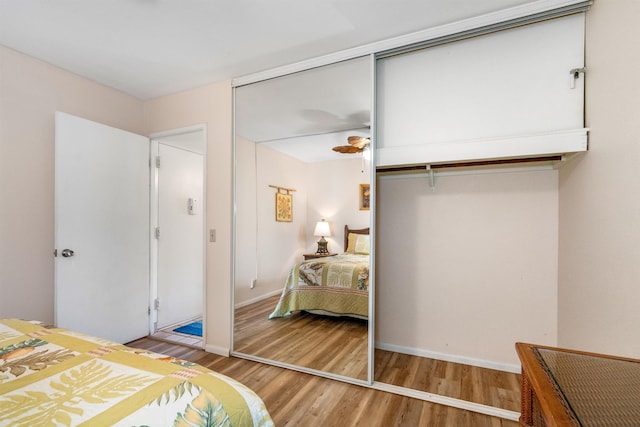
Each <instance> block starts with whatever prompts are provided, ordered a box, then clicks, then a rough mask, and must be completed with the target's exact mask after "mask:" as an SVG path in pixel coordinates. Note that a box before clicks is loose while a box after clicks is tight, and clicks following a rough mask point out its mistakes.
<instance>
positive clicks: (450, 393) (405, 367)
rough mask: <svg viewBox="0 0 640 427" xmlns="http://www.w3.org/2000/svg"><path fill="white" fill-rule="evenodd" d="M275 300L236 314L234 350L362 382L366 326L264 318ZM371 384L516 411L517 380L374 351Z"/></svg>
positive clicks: (302, 316)
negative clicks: (377, 383) (382, 384)
mask: <svg viewBox="0 0 640 427" xmlns="http://www.w3.org/2000/svg"><path fill="white" fill-rule="evenodd" d="M278 298H279V296H275V297H272V298H268V299H265V300H263V301H260V302H257V303H254V304H251V305H249V306H246V307H242V308H238V309H237V310H236V321H235V337H234V341H235V345H234V350H235V351H237V352H241V353H247V354H252V355H254V356H259V357H263V358H265V359H270V360H277V361H280V362H286V363H291V364H294V365H300V366H305V367H308V368H313V369H318V370H321V371H325V372H332V373H336V374H340V375H345V376H348V377H352V378H358V379H363V380H366V379H367V322H366V321H363V320H358V319H350V318H334V317H328V316H317V315H313V314H309V313H295V314H293V315H292V316H291V317H287V318H282V319H271V320H269V319H268V316H269V314H270V313H271V312H272V311H273V309H274V308H275V306H276V304H277V302H278ZM374 363H375V369H374V372H375V381H378V382H382V383H387V384H392V385H397V386H401V387H407V388H411V389H415V390H419V391H424V392H428V393H435V394H440V395H443V396H447V397H453V398H456V399H462V400H467V401H470V402H474V403H481V404H484V405H489V406H494V407H497V408H502V409H507V410H510V411H514V412H519V411H520V375H518V374H514V373H509V372H502V371H497V370H493V369H485V368H479V367H475V366H469V365H462V364H458V363H451V362H445V361H442V360H434V359H428V358H424V357H418V356H411V355H407V354H402V353H395V352H390V351H384V350H379V349H376V351H375V355H374Z"/></svg>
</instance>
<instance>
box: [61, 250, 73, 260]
mask: <svg viewBox="0 0 640 427" xmlns="http://www.w3.org/2000/svg"><path fill="white" fill-rule="evenodd" d="M73 254H74V252H73V251H72V250H71V249H63V250H62V256H63V257H65V258H69V257H72V256H73Z"/></svg>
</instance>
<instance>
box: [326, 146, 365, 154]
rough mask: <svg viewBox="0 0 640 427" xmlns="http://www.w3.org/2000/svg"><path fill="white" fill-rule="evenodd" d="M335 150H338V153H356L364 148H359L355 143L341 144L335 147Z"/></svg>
mask: <svg viewBox="0 0 640 427" xmlns="http://www.w3.org/2000/svg"><path fill="white" fill-rule="evenodd" d="M333 151H337V152H338V153H343V154H355V153H361V152H362V148H358V147H355V146H353V145H339V146H337V147H333Z"/></svg>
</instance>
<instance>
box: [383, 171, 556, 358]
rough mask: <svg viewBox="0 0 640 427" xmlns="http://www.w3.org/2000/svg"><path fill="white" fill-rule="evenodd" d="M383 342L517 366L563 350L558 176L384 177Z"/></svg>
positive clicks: (531, 173)
mask: <svg viewBox="0 0 640 427" xmlns="http://www.w3.org/2000/svg"><path fill="white" fill-rule="evenodd" d="M377 191H378V193H377V195H378V198H377V205H378V211H377V218H376V227H377V228H376V233H377V242H376V250H377V257H376V266H377V278H376V305H377V308H376V315H377V318H376V341H377V342H379V343H382V344H392V345H395V346H400V347H407V348H410V349H412V350H413V351H415V352H418V353H420V352H436V353H444V354H448V355H453V356H458V357H463V358H468V359H475V360H476V361H490V362H494V363H499V364H508V365H517V363H518V358H517V356H516V353H515V350H514V343H515V342H516V341H530V342H536V343H540V344H549V345H554V344H556V339H557V336H556V331H557V324H556V317H557V233H558V192H557V171H555V170H539V171H525V170H523V171H520V172H513V173H505V172H503V173H489V174H473V175H452V176H437V177H436V190H435V192H431V191H430V188H429V180H428V178H427V177H426V176H424V175H423V176H422V177H407V178H397V177H392V178H389V177H381V178H379V179H378V187H377Z"/></svg>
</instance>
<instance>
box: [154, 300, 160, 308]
mask: <svg viewBox="0 0 640 427" xmlns="http://www.w3.org/2000/svg"><path fill="white" fill-rule="evenodd" d="M153 308H155V309H156V310H160V298H156V299H154V300H153Z"/></svg>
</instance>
